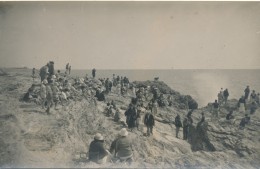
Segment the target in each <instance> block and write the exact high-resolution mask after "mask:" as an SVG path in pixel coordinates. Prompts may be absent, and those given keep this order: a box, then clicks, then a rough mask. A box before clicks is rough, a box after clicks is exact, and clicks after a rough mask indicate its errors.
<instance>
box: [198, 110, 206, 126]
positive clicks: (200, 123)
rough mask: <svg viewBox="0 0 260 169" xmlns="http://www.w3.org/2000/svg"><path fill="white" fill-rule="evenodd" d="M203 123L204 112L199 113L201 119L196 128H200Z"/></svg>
mask: <svg viewBox="0 0 260 169" xmlns="http://www.w3.org/2000/svg"><path fill="white" fill-rule="evenodd" d="M204 122H205V116H204V112H202V113H201V119H200V121H199V122H198V124H197V128H198V127H200V126H201V125H202V124H203V123H204Z"/></svg>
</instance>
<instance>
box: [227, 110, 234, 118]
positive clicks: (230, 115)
mask: <svg viewBox="0 0 260 169" xmlns="http://www.w3.org/2000/svg"><path fill="white" fill-rule="evenodd" d="M234 118H235V117H234V116H233V111H232V110H231V111H230V112H229V113H228V114H227V116H226V120H231V119H234Z"/></svg>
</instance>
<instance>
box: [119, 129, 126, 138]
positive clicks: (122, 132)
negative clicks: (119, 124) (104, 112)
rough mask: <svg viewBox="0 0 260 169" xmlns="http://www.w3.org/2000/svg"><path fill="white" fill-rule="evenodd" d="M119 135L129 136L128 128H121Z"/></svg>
mask: <svg viewBox="0 0 260 169" xmlns="http://www.w3.org/2000/svg"><path fill="white" fill-rule="evenodd" d="M119 135H120V136H127V135H128V132H127V130H126V128H122V129H121V130H120V132H119Z"/></svg>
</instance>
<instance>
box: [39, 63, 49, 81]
mask: <svg viewBox="0 0 260 169" xmlns="http://www.w3.org/2000/svg"><path fill="white" fill-rule="evenodd" d="M48 65H49V63H47V64H46V65H45V66H43V67H41V69H40V77H41V82H42V81H43V80H44V79H46V78H47V76H48V74H49V66H48Z"/></svg>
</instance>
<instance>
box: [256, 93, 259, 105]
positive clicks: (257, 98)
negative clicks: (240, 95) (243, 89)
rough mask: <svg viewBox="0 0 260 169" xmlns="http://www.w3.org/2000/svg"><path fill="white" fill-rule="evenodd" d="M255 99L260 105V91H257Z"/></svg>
mask: <svg viewBox="0 0 260 169" xmlns="http://www.w3.org/2000/svg"><path fill="white" fill-rule="evenodd" d="M255 101H256V103H257V104H258V105H260V93H257V95H256V99H255Z"/></svg>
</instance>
